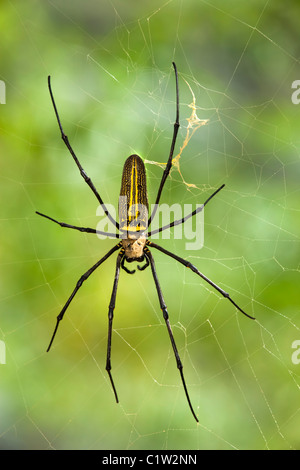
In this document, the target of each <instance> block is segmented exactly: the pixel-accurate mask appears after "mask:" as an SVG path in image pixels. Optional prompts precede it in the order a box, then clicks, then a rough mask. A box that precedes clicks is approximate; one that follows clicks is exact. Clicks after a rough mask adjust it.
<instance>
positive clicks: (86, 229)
mask: <svg viewBox="0 0 300 470" xmlns="http://www.w3.org/2000/svg"><path fill="white" fill-rule="evenodd" d="M36 214H38V215H41V216H42V217H45V219H49V220H51V221H52V222H55V223H56V224H58V225H60V226H61V227H67V228H72V229H74V230H79V231H80V232H87V233H96V234H98V235H105V236H107V237H111V238H120V237H119V234H118V233H108V232H101V230H96V229H94V228H89V227H77V226H76V225H70V224H66V223H65V222H59V221H58V220H55V219H52V217H49V216H48V215H45V214H42V213H41V212H38V211H36Z"/></svg>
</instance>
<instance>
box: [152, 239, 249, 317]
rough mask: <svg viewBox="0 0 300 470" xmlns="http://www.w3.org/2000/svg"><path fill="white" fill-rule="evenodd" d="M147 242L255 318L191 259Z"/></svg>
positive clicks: (242, 311)
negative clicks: (203, 272)
mask: <svg viewBox="0 0 300 470" xmlns="http://www.w3.org/2000/svg"><path fill="white" fill-rule="evenodd" d="M147 244H148V245H149V246H151V247H153V248H156V249H157V250H159V251H161V252H162V253H164V254H165V255H168V256H170V257H171V258H173V259H175V260H176V261H178V262H179V263H181V264H183V265H184V266H186V267H187V268H190V269H191V270H192V271H193V272H194V273H196V274H197V275H198V276H200V277H202V279H204V281H206V282H207V283H208V284H210V285H211V286H212V287H213V288H214V289H215V290H216V291H218V292H219V293H220V294H222V295H223V297H225V298H226V299H228V300H229V301H230V302H231V303H232V304H233V305H234V306H235V307H236V308H237V309H238V310H239V311H240V312H241V313H243V314H244V315H246V317H248V318H251V320H255V318H254V317H251V315H248V313H246V312H244V310H242V309H241V307H239V306H238V305H237V304H236V303H235V302H234V301H233V300H232V298H231V297H230V295H229V294H228V292H225V291H224V290H223V289H221V287H219V286H217V284H215V283H214V282H213V281H211V280H210V279H209V278H208V277H206V276H205V275H204V274H202V273H201V272H200V271H199V270H198V269H197V268H196V267H195V266H194V265H193V264H192V263H190V262H189V261H186V260H185V259H183V258H181V257H180V256H177V255H175V254H174V253H171V252H170V251H168V250H166V249H165V248H162V247H161V246H159V245H156V243H153V242H150V241H148V242H147Z"/></svg>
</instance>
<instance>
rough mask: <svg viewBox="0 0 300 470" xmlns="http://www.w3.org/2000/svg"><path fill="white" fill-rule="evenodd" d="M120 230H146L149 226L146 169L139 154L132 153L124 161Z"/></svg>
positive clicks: (120, 201) (120, 202)
mask: <svg viewBox="0 0 300 470" xmlns="http://www.w3.org/2000/svg"><path fill="white" fill-rule="evenodd" d="M119 225H120V230H125V231H130V232H140V231H142V232H143V231H144V230H146V229H147V227H148V195H147V182H146V170H145V165H144V163H143V160H142V159H141V158H140V157H139V156H138V155H130V157H128V158H127V160H126V162H125V163H124V168H123V175H122V184H121V191H120V198H119Z"/></svg>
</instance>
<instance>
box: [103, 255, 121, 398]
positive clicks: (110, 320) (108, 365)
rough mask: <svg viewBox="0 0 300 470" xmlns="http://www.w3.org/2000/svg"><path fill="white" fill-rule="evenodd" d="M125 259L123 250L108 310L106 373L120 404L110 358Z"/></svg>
mask: <svg viewBox="0 0 300 470" xmlns="http://www.w3.org/2000/svg"><path fill="white" fill-rule="evenodd" d="M123 257H124V250H121V251H120V253H119V254H118V257H117V264H116V273H115V279H114V285H113V290H112V294H111V299H110V303H109V308H108V338H107V356H106V371H107V373H108V376H109V379H110V383H111V386H112V388H113V391H114V394H115V399H116V402H117V403H119V399H118V395H117V391H116V387H115V384H114V381H113V378H112V375H111V363H110V358H111V336H112V323H113V317H114V309H115V305H116V296H117V288H118V282H119V275H120V266H121V261H122V258H123Z"/></svg>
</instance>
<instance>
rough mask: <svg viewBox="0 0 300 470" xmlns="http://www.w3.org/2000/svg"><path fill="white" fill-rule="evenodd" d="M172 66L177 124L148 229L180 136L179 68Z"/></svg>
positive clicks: (175, 124)
mask: <svg viewBox="0 0 300 470" xmlns="http://www.w3.org/2000/svg"><path fill="white" fill-rule="evenodd" d="M172 65H173V67H174V72H175V81H176V118H175V123H174V130H173V137H172V142H171V148H170V154H169V158H168V162H167V165H166V168H165V169H164V172H163V175H162V179H161V182H160V186H159V189H158V193H157V196H156V201H155V205H154V209H153V211H152V214H151V215H150V217H149V219H148V227H149V226H150V224H151V221H152V220H153V218H154V216H155V214H156V211H157V207H158V203H159V200H160V196H161V193H162V190H163V187H164V184H165V182H166V179H167V177H168V175H169V173H170V170H171V168H172V159H173V154H174V148H175V144H176V139H177V134H178V129H179V126H180V124H179V87H178V73H177V67H176V64H175V63H174V62H172Z"/></svg>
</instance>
